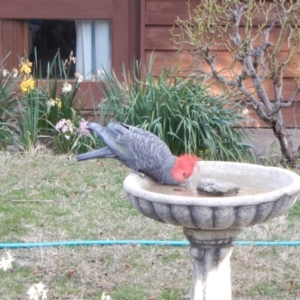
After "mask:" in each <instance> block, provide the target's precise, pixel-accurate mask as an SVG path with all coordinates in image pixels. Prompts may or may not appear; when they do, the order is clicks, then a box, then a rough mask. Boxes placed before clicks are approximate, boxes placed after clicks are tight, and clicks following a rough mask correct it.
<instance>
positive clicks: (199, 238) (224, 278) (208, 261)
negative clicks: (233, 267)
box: [183, 227, 239, 300]
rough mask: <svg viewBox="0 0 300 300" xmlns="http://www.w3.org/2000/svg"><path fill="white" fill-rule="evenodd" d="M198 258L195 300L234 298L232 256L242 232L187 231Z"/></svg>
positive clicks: (185, 231) (194, 254)
mask: <svg viewBox="0 0 300 300" xmlns="http://www.w3.org/2000/svg"><path fill="white" fill-rule="evenodd" d="M183 233H184V235H185V236H186V238H187V240H188V241H189V242H190V254H191V255H192V256H193V257H194V270H193V281H192V290H191V299H195V300H196V299H197V300H200V299H203V300H204V299H205V300H215V299H223V300H230V299H231V275H230V256H231V253H232V250H233V246H232V241H233V240H234V239H235V238H236V237H237V235H238V233H239V230H237V229H229V230H217V231H212V230H207V231H205V230H197V229H190V228H186V227H184V228H183Z"/></svg>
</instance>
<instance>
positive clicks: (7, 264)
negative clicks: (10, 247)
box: [0, 252, 14, 271]
mask: <svg viewBox="0 0 300 300" xmlns="http://www.w3.org/2000/svg"><path fill="white" fill-rule="evenodd" d="M6 255H7V258H5V257H2V258H1V261H0V269H2V270H3V271H7V270H8V269H11V268H12V264H11V263H12V262H13V261H14V259H13V258H12V256H11V255H10V253H9V252H6Z"/></svg>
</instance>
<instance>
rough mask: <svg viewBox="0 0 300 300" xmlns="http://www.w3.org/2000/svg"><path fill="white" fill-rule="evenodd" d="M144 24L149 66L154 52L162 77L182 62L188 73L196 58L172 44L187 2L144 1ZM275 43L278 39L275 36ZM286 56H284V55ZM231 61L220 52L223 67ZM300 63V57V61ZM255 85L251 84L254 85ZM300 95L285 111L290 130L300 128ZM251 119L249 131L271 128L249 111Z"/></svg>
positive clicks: (290, 82)
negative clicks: (164, 70) (168, 68)
mask: <svg viewBox="0 0 300 300" xmlns="http://www.w3.org/2000/svg"><path fill="white" fill-rule="evenodd" d="M198 3H199V0H190V4H191V7H196V5H197V4H198ZM141 17H142V24H141V58H142V59H143V61H144V62H145V63H146V62H147V61H148V59H149V58H150V56H151V55H152V53H153V51H154V53H155V54H154V55H155V63H154V70H155V73H156V74H159V72H160V69H161V67H162V66H163V65H172V64H175V63H178V61H179V60H181V67H182V69H185V68H186V67H187V66H189V65H190V64H191V63H192V62H193V57H192V56H191V55H188V54H179V55H178V54H177V55H176V56H175V57H174V55H175V54H176V52H177V48H176V45H175V44H173V43H172V42H171V33H170V29H171V28H172V26H173V24H174V21H175V19H176V18H177V17H179V18H180V19H182V20H184V19H187V18H188V7H187V0H144V1H143V5H142V12H141ZM262 17H263V16H262V15H261V16H257V17H256V18H255V20H253V23H254V25H255V24H260V22H261V18H262ZM271 39H274V40H275V39H276V34H274V35H273V36H272V37H271ZM283 55H284V53H283ZM229 61H230V53H228V52H227V51H226V50H225V49H223V50H220V51H218V64H219V66H226V65H228V64H229ZM299 61H300V57H299ZM296 66H297V65H296V63H294V64H291V65H290V66H289V70H288V71H287V72H286V74H285V78H284V91H283V96H284V99H288V98H289V97H290V96H291V94H292V92H293V91H294V89H295V86H296V85H295V80H294V71H295V69H296ZM250 84H251V83H250ZM266 89H268V90H269V93H270V95H271V97H272V95H273V88H272V84H271V82H268V83H267V84H266ZM213 91H214V93H216V94H218V93H220V89H219V88H218V86H215V88H214V90H213ZM299 101H300V95H299V96H298V98H297V102H296V103H295V104H293V105H292V106H291V107H289V108H284V109H282V112H283V116H284V120H285V124H286V126H287V127H299V126H300V104H299V103H300V102H299ZM248 116H249V117H250V118H254V120H252V121H249V122H247V123H246V125H247V126H249V127H267V125H266V124H265V123H264V122H262V121H260V120H258V119H257V117H256V114H255V113H254V112H251V109H249V113H248Z"/></svg>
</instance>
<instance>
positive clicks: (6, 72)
mask: <svg viewBox="0 0 300 300" xmlns="http://www.w3.org/2000/svg"><path fill="white" fill-rule="evenodd" d="M2 74H3V77H6V76H7V75H8V74H9V72H8V71H7V70H6V69H3V71H2Z"/></svg>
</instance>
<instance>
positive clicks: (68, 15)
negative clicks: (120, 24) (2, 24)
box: [0, 0, 114, 20]
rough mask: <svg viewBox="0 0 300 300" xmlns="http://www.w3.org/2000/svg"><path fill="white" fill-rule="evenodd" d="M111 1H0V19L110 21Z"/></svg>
mask: <svg viewBox="0 0 300 300" xmlns="http://www.w3.org/2000/svg"><path fill="white" fill-rule="evenodd" d="M113 2H114V1H112V0H89V1H85V2H82V0H73V1H72V2H71V3H70V1H68V0H50V1H43V0H26V1H20V0H9V1H7V0H0V7H1V9H0V19H31V18H33V19H45V20H46V19H64V20H75V19H76V20H85V19H87V20H90V19H112V17H113Z"/></svg>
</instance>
